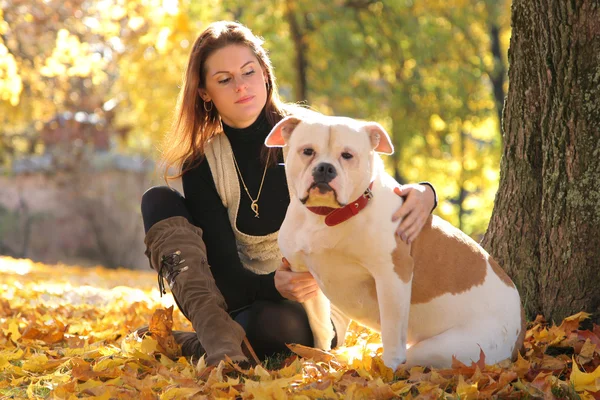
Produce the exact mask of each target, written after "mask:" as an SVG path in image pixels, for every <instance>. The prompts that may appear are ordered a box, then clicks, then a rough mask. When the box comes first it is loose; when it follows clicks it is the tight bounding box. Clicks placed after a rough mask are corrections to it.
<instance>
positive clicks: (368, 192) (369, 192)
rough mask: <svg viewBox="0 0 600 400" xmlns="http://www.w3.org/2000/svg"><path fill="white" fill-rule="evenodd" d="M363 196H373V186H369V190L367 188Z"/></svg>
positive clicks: (369, 197) (368, 197)
mask: <svg viewBox="0 0 600 400" xmlns="http://www.w3.org/2000/svg"><path fill="white" fill-rule="evenodd" d="M363 197H364V198H366V199H372V198H373V192H371V188H367V190H365V192H364V193H363Z"/></svg>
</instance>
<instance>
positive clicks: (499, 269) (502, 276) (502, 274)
mask: <svg viewBox="0 0 600 400" xmlns="http://www.w3.org/2000/svg"><path fill="white" fill-rule="evenodd" d="M488 262H489V263H490V265H491V266H492V269H493V270H494V273H496V275H498V278H500V280H501V281H502V282H504V284H505V285H506V286H508V287H511V288H514V287H515V284H514V283H513V281H512V280H511V279H510V277H509V276H508V275H507V274H506V272H505V271H504V270H503V269H502V267H501V266H499V265H498V263H497V262H496V260H494V259H493V258H492V257H491V256H489V257H488Z"/></svg>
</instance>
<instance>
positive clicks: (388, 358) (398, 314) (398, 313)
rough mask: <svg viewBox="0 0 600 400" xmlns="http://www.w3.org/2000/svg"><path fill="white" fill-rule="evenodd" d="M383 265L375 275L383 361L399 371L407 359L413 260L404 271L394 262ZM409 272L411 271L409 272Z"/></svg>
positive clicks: (405, 266)
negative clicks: (400, 270) (400, 271)
mask: <svg viewBox="0 0 600 400" xmlns="http://www.w3.org/2000/svg"><path fill="white" fill-rule="evenodd" d="M386 264H387V266H388V267H384V268H380V270H379V271H378V273H377V275H376V276H374V278H375V285H376V288H377V302H378V303H379V313H380V318H381V340H382V342H383V362H384V363H385V365H387V366H388V367H390V368H392V369H393V370H396V368H398V366H399V365H400V364H402V363H404V362H406V341H407V336H408V314H409V311H410V295H411V286H412V259H410V265H404V266H403V269H405V268H406V270H405V273H403V274H402V273H398V271H397V268H394V265H393V264H388V263H386ZM408 272H410V274H409V273H408Z"/></svg>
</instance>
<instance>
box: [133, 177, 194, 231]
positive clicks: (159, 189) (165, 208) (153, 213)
mask: <svg viewBox="0 0 600 400" xmlns="http://www.w3.org/2000/svg"><path fill="white" fill-rule="evenodd" d="M141 209H142V218H143V220H144V229H145V231H146V232H148V230H149V229H150V228H151V227H152V225H154V224H155V223H157V222H159V221H161V220H163V219H167V218H170V217H178V216H180V217H184V218H186V219H188V220H189V221H190V222H192V218H191V216H190V213H189V211H188V210H187V208H186V206H185V201H184V198H183V196H182V195H181V193H179V192H178V191H177V190H175V189H173V188H170V187H168V186H154V187H151V188H150V189H148V190H146V192H145V193H144V194H143V195H142V202H141Z"/></svg>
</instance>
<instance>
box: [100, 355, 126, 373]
mask: <svg viewBox="0 0 600 400" xmlns="http://www.w3.org/2000/svg"><path fill="white" fill-rule="evenodd" d="M126 361H127V360H126V359H124V358H111V357H105V358H103V359H101V360H100V361H98V362H97V363H96V364H95V365H94V366H93V367H92V371H94V372H100V371H104V370H107V369H109V368H114V367H118V366H120V365H123V364H124V363H125V362H126Z"/></svg>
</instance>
